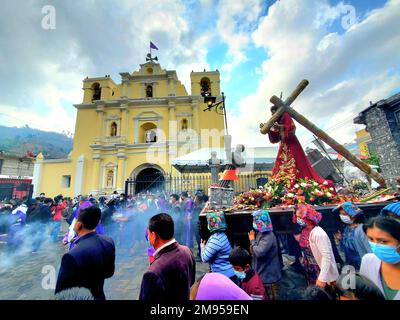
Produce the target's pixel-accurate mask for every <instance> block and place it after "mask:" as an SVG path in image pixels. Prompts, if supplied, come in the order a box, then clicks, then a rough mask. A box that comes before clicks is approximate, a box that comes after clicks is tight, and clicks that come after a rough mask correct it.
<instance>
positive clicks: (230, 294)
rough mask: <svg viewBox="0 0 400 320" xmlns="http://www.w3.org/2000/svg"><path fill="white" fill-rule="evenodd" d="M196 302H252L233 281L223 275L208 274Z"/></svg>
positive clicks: (202, 282)
mask: <svg viewBox="0 0 400 320" xmlns="http://www.w3.org/2000/svg"><path fill="white" fill-rule="evenodd" d="M196 300H252V299H251V297H250V296H249V295H248V294H247V293H246V292H245V291H244V290H243V289H241V288H239V287H238V286H237V285H236V284H235V283H234V282H233V281H232V280H231V279H229V278H228V277H227V276H225V275H223V274H221V273H216V272H215V273H214V272H212V273H207V274H206V275H205V276H204V277H203V279H202V280H201V282H200V286H199V289H198V291H197V296H196Z"/></svg>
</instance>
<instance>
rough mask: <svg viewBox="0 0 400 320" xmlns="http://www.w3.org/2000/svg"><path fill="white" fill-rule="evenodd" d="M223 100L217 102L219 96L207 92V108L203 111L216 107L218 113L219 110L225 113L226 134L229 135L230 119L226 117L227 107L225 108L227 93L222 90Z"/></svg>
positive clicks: (205, 101)
mask: <svg viewBox="0 0 400 320" xmlns="http://www.w3.org/2000/svg"><path fill="white" fill-rule="evenodd" d="M221 96H222V100H221V101H219V102H217V103H216V101H217V98H216V97H213V96H211V95H209V94H206V95H205V96H204V103H205V104H207V108H205V109H204V110H203V111H207V110H208V111H211V109H213V108H215V112H217V113H218V111H219V110H221V111H222V114H223V115H224V120H225V131H226V135H228V121H227V119H226V109H225V95H224V93H223V92H222V93H221Z"/></svg>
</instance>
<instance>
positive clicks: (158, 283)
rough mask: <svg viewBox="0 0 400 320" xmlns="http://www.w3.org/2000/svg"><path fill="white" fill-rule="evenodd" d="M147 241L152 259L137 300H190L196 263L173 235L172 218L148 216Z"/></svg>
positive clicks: (166, 215) (172, 301)
mask: <svg viewBox="0 0 400 320" xmlns="http://www.w3.org/2000/svg"><path fill="white" fill-rule="evenodd" d="M149 242H150V245H152V246H153V247H154V249H155V250H156V251H155V252H154V254H153V256H154V262H153V263H152V264H151V265H150V267H149V269H148V271H147V272H146V273H145V274H144V275H143V279H142V285H141V288H140V296H139V300H143V301H150V302H157V303H163V302H167V303H179V302H185V301H188V300H189V294H190V287H191V286H192V285H193V283H194V280H195V274H196V263H195V261H194V257H193V254H192V252H191V251H190V249H189V248H188V247H185V246H182V245H180V244H179V243H178V242H176V240H175V239H174V222H173V220H172V218H171V216H170V215H168V214H166V213H160V214H157V215H155V216H154V217H152V218H151V219H150V222H149Z"/></svg>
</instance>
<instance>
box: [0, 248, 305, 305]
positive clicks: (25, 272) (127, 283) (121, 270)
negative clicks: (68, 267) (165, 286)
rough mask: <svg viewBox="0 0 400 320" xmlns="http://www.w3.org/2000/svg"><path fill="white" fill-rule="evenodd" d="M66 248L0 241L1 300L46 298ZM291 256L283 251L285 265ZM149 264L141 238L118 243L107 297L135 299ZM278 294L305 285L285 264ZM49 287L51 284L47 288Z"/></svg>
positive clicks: (295, 294)
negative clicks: (17, 248)
mask: <svg viewBox="0 0 400 320" xmlns="http://www.w3.org/2000/svg"><path fill="white" fill-rule="evenodd" d="M66 250H67V248H66V247H64V246H63V245H62V244H61V241H60V242H59V243H45V244H43V246H42V248H41V249H40V251H38V252H37V253H32V252H30V251H28V250H25V251H24V252H18V253H17V254H16V253H15V252H6V251H5V244H4V243H1V244H0V300H48V299H52V298H53V295H54V289H53V288H52V285H54V284H55V283H53V284H52V283H51V281H50V280H51V276H52V275H54V278H53V280H54V281H55V280H56V277H57V274H58V269H59V266H60V262H61V257H62V255H63V254H64V253H65V252H66ZM290 262H291V260H290V259H289V258H288V257H287V256H286V255H284V263H285V265H289V264H290ZM147 267H148V259H147V248H146V242H145V241H140V242H138V243H136V245H134V247H133V248H132V249H131V250H128V249H120V248H118V247H117V256H116V266H115V274H114V276H113V277H112V278H111V279H107V280H106V282H105V288H104V291H105V294H106V297H107V299H109V300H137V299H138V297H139V291H140V283H141V279H142V275H143V273H144V272H145V271H146V269H147ZM284 270H285V271H284V277H283V279H282V281H281V289H280V297H281V299H282V300H288V299H299V298H300V296H301V293H302V291H303V290H304V287H305V285H306V284H305V280H304V277H303V276H301V275H299V274H298V273H295V272H293V271H292V269H291V268H290V267H289V268H288V267H287V266H286V267H285V268H284ZM207 271H208V264H205V263H201V262H197V263H196V279H197V278H199V277H200V276H201V275H202V274H203V273H204V272H207ZM49 287H50V288H49Z"/></svg>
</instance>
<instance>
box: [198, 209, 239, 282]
mask: <svg viewBox="0 0 400 320" xmlns="http://www.w3.org/2000/svg"><path fill="white" fill-rule="evenodd" d="M207 223H208V229H209V230H210V233H211V236H210V238H209V239H208V241H205V240H202V241H201V260H202V261H203V262H208V263H209V264H210V267H211V271H212V272H218V273H222V274H223V275H225V276H227V277H228V278H230V279H231V280H232V281H233V282H235V283H237V282H238V281H237V280H238V279H237V277H236V275H235V272H234V270H233V267H232V265H231V264H230V262H229V254H230V253H231V250H232V247H231V245H230V243H229V240H228V237H227V236H226V234H225V230H226V227H227V226H226V221H225V215H224V212H223V211H217V212H215V211H213V212H209V213H207Z"/></svg>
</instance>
